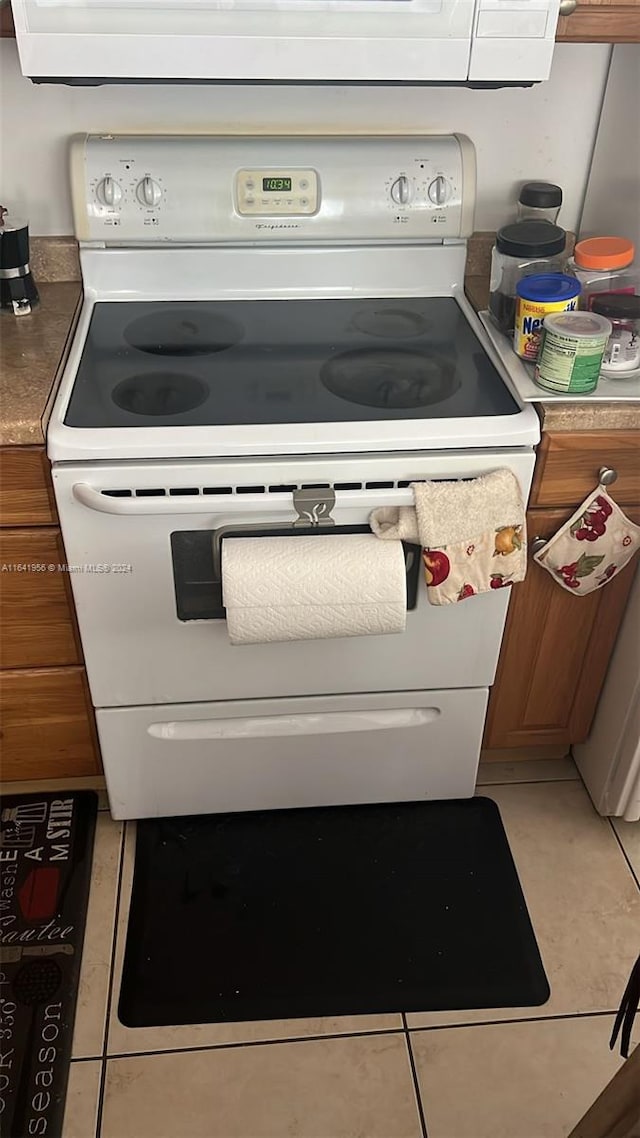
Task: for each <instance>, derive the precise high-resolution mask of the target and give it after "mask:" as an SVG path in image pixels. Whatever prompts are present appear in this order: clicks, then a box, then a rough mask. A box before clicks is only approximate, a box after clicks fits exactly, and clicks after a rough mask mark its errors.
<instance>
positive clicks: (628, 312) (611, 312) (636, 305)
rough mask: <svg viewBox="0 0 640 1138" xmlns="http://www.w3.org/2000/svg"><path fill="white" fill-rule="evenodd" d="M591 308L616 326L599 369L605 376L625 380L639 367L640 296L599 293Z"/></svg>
mask: <svg viewBox="0 0 640 1138" xmlns="http://www.w3.org/2000/svg"><path fill="white" fill-rule="evenodd" d="M591 311H592V312H597V313H598V315H599V316H606V318H607V320H610V321H611V325H612V328H613V331H612V333H611V335H610V337H609V339H608V341H607V346H606V347H605V349H604V356H603V357H602V367H601V369H600V370H601V371H602V374H603V375H611V376H612V377H614V376H619V378H620V379H624V378H625V375H626V374H627V373H628V372H630V371H635V370H636V368H640V296H629V295H628V294H627V293H621V294H617V295H616V294H612V295H610V296H597V297H595V299H594V301H593V304H592V306H591Z"/></svg>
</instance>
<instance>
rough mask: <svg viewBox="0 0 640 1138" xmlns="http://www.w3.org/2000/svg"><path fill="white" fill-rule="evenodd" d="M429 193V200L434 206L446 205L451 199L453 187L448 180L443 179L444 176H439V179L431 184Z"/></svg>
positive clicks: (435, 179)
mask: <svg viewBox="0 0 640 1138" xmlns="http://www.w3.org/2000/svg"><path fill="white" fill-rule="evenodd" d="M427 193H428V195H429V200H430V201H432V202H433V204H434V205H444V203H445V202H446V201H448V200H449V198H450V197H451V186H450V185H449V183H448V181H447V179H446V178H443V176H442V174H438V177H437V178H434V179H433V181H432V182H429V188H428V189H427Z"/></svg>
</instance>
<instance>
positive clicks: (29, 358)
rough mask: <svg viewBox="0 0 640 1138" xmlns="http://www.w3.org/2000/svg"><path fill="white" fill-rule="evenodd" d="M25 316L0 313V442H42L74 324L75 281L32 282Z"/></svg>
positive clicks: (79, 290) (78, 293) (78, 286)
mask: <svg viewBox="0 0 640 1138" xmlns="http://www.w3.org/2000/svg"><path fill="white" fill-rule="evenodd" d="M38 292H39V293H40V304H38V305H37V306H36V307H35V308H34V310H33V312H31V314H30V315H29V316H12V315H11V313H9V312H4V311H3V312H0V445H2V446H42V445H44V441H45V430H46V421H45V413H46V412H47V409H48V406H47V405H48V402H49V396H50V395H51V391H52V388H53V385H54V383H55V381H56V377H57V373H58V368H59V365H60V361H61V359H62V357H63V354H64V349H65V344H66V342H67V339H68V337H69V335H70V333H71V331H72V330H73V328H74V326H75V317H76V312H77V309H78V302H79V300H80V297H81V295H82V286H81V284H80V281H57V282H54V283H46V282H45V283H42V282H41V281H38Z"/></svg>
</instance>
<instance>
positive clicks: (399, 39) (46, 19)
mask: <svg viewBox="0 0 640 1138" xmlns="http://www.w3.org/2000/svg"><path fill="white" fill-rule="evenodd" d="M12 5H13V15H14V21H15V26H16V36H17V41H18V49H19V53H20V62H21V67H22V71H23V74H24V75H26V76H28V77H29V78H31V79H33V80H35V81H40V82H58V83H78V84H95V83H123V82H147V83H151V82H234V81H238V82H242V81H247V82H275V83H296V82H298V83H305V82H307V83H308V82H312V83H313V82H332V83H342V82H360V83H376V82H383V83H434V84H449V83H455V84H470V85H477V86H483V85H496V86H500V85H506V84H516V85H522V84H529V83H533V82H537V81H539V80H542V79H547V78H548V76H549V71H550V68H551V60H552V56H553V47H554V39H555V31H556V24H557V20H558V7H559V0H12Z"/></svg>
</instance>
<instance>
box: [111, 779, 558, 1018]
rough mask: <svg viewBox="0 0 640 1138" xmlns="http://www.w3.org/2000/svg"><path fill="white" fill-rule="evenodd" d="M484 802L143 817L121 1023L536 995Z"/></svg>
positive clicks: (413, 1006) (521, 924)
mask: <svg viewBox="0 0 640 1138" xmlns="http://www.w3.org/2000/svg"><path fill="white" fill-rule="evenodd" d="M548 996H549V986H548V983H547V979H546V976H545V973H544V969H543V966H542V961H541V959H540V954H539V952H538V947H537V944H536V939H535V936H534V932H533V928H532V926H531V922H530V919H529V915H528V912H527V907H526V904H525V899H524V896H523V894H522V889H521V887H520V882H519V880H518V875H517V872H516V868H515V865H514V863H513V859H512V856H511V852H510V849H509V844H508V841H507V837H506V834H505V831H504V828H503V825H502V820H501V818H500V813H499V811H498V808H497V806H496V805H495V803H494V802H493V801H491V800H490V799H488V798H472V799H466V800H456V801H446V802H418V803H416V802H409V803H400V804H384V805H374V806H337V807H321V808H311V809H295V810H274V811H259V812H253V813H244V814H242V813H241V814H216V815H210V816H201V817H187V818H165V819H152V820H144V821H141V822H139V823H138V830H137V839H136V857H135V872H134V882H133V891H132V897H131V907H130V914H129V927H128V935H127V946H126V953H125V962H124V970H123V979H122V987H121V994H120V1005H119V1016H120V1019H121V1021H122V1022H123V1023H124V1024H126V1025H127V1026H128V1027H149V1026H161V1025H168V1024H192V1023H193V1024H195V1023H216V1022H222V1021H224V1022H229V1021H238V1020H263V1019H293V1018H296V1017H301V1016H305V1017H306V1016H308V1017H312V1016H339V1015H367V1014H374V1013H378V1014H380V1013H384V1012H402V1011H404V1012H418V1011H443V1010H449V1011H450V1010H453V1009H463V1008H464V1009H471V1008H499V1007H522V1006H533V1005H539V1004H543V1003H544V1002H545V1001H546V1000H547V999H548Z"/></svg>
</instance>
